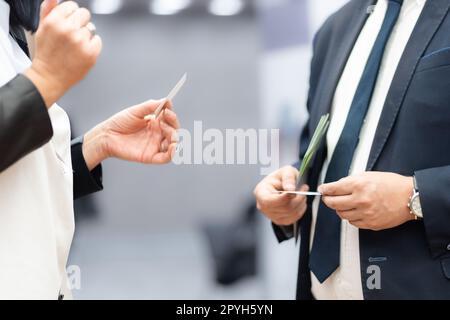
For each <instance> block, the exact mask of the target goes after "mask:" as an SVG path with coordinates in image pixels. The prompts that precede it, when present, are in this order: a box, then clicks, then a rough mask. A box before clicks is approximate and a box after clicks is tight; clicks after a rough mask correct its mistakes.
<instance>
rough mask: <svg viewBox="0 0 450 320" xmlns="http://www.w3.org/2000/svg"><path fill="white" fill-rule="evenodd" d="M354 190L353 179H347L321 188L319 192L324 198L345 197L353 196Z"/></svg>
mask: <svg viewBox="0 0 450 320" xmlns="http://www.w3.org/2000/svg"><path fill="white" fill-rule="evenodd" d="M353 188H354V187H353V178H352V177H347V178H343V179H341V180H339V181H336V182H332V183H327V184H323V185H321V186H319V192H320V193H321V194H322V195H324V196H344V195H349V194H352V192H353Z"/></svg>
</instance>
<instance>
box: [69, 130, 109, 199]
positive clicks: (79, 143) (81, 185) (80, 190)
mask: <svg viewBox="0 0 450 320" xmlns="http://www.w3.org/2000/svg"><path fill="white" fill-rule="evenodd" d="M71 151H72V168H73V198H74V199H78V198H81V197H84V196H87V195H88V194H91V193H95V192H98V191H101V190H103V181H102V179H103V177H102V165H99V166H98V167H96V168H95V169H94V170H92V171H89V169H88V167H87V165H86V161H85V160H84V156H83V138H82V137H80V138H77V139H75V140H73V141H72V150H71Z"/></svg>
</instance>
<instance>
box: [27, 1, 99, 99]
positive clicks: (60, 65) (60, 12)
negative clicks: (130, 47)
mask: <svg viewBox="0 0 450 320" xmlns="http://www.w3.org/2000/svg"><path fill="white" fill-rule="evenodd" d="M40 19H41V20H40V25H39V28H38V30H37V32H36V39H35V40H36V48H35V57H34V59H33V63H32V66H31V68H30V69H29V70H27V71H26V72H25V75H26V76H27V77H28V78H30V80H31V81H32V82H33V83H34V84H35V85H36V87H37V88H38V90H39V91H40V93H41V95H42V96H43V98H44V100H45V103H46V105H47V107H50V106H51V105H53V103H55V102H56V101H57V100H58V99H59V98H61V97H62V96H63V95H64V93H65V92H66V91H67V90H69V89H70V88H71V87H72V86H73V85H75V84H76V83H78V82H79V81H80V80H82V79H83V78H84V77H85V76H86V74H87V73H88V72H89V70H90V69H91V68H92V67H93V66H94V64H95V62H96V60H97V57H98V56H99V54H100V52H101V49H102V41H101V39H100V37H99V36H98V35H93V34H92V33H91V31H90V30H89V29H88V25H89V23H90V20H91V14H90V12H89V11H88V10H87V9H85V8H80V7H79V6H78V4H77V3H76V2H73V1H67V2H63V3H61V4H58V0H45V1H44V2H43V3H42V6H41V18H40Z"/></svg>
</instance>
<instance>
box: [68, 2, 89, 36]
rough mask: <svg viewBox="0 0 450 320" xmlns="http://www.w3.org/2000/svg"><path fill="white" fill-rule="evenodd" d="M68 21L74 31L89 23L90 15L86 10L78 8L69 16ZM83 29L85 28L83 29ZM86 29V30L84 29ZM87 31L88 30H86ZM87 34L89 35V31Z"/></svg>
mask: <svg viewBox="0 0 450 320" xmlns="http://www.w3.org/2000/svg"><path fill="white" fill-rule="evenodd" d="M70 19H71V20H72V22H73V24H74V27H75V28H76V29H79V28H82V27H85V26H86V25H87V24H88V23H89V22H90V21H91V13H90V12H89V10H88V9H86V8H79V9H77V10H75V12H73V13H72V15H71V16H70ZM83 29H85V28H83ZM86 29H87V28H86ZM87 31H89V30H87ZM89 33H91V32H90V31H89Z"/></svg>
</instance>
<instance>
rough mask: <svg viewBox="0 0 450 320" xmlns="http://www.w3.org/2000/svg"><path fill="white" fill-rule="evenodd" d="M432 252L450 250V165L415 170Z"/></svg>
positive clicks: (437, 254)
mask: <svg viewBox="0 0 450 320" xmlns="http://www.w3.org/2000/svg"><path fill="white" fill-rule="evenodd" d="M415 176H416V182H417V188H418V189H419V190H418V191H419V194H420V203H421V206H422V213H423V222H424V225H425V230H426V236H427V238H428V244H429V246H430V250H431V254H432V255H433V257H434V258H438V257H440V256H442V255H443V254H446V253H448V252H449V251H450V196H449V193H450V166H445V167H440V168H432V169H426V170H420V171H417V172H415Z"/></svg>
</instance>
